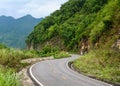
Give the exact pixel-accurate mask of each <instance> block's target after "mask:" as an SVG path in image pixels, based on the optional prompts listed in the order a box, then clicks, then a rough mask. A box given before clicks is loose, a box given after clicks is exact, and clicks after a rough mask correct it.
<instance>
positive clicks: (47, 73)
mask: <svg viewBox="0 0 120 86" xmlns="http://www.w3.org/2000/svg"><path fill="white" fill-rule="evenodd" d="M78 57H80V56H79V55H71V57H70V58H64V59H57V60H46V61H42V62H39V63H36V64H34V65H32V66H31V67H30V71H29V72H30V76H31V77H32V78H33V79H34V81H35V82H36V83H38V84H39V85H40V86H112V85H110V84H107V83H104V82H101V81H98V80H95V79H91V78H89V77H86V76H84V75H82V74H79V73H77V72H74V71H73V70H71V69H70V68H69V67H68V65H67V63H68V62H69V61H71V60H74V59H77V58H78Z"/></svg>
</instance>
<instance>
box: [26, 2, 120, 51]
mask: <svg viewBox="0 0 120 86" xmlns="http://www.w3.org/2000/svg"><path fill="white" fill-rule="evenodd" d="M119 28H120V0H69V1H68V2H66V3H65V4H63V5H62V6H61V8H60V10H57V11H55V12H54V13H52V14H51V15H50V16H48V17H46V18H45V19H43V20H42V21H41V23H39V24H38V25H37V26H36V27H35V29H34V31H33V32H32V33H31V34H30V35H29V36H28V37H27V40H26V43H27V45H28V48H31V47H33V48H34V49H41V47H43V46H44V45H46V44H47V45H48V44H49V45H52V46H59V47H60V48H61V49H64V50H74V51H81V49H82V47H86V46H87V48H92V47H99V46H101V45H102V47H104V46H105V47H111V46H112V44H114V43H115V42H116V41H117V40H118V39H119V38H120V36H119V34H118V33H119Z"/></svg>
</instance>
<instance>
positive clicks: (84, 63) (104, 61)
mask: <svg viewBox="0 0 120 86" xmlns="http://www.w3.org/2000/svg"><path fill="white" fill-rule="evenodd" d="M73 64H74V67H75V68H77V70H79V71H80V72H82V73H84V74H85V75H88V76H96V77H97V78H99V79H103V80H109V81H113V82H120V77H119V76H120V70H119V67H120V50H110V49H104V50H103V49H98V50H92V51H91V52H90V53H88V54H86V55H85V56H82V57H80V58H79V59H78V60H76V61H74V62H73Z"/></svg>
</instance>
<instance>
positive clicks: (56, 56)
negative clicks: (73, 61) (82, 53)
mask: <svg viewBox="0 0 120 86" xmlns="http://www.w3.org/2000/svg"><path fill="white" fill-rule="evenodd" d="M66 57H70V54H69V53H68V52H64V51H62V52H59V53H56V54H54V58H55V59H59V58H66Z"/></svg>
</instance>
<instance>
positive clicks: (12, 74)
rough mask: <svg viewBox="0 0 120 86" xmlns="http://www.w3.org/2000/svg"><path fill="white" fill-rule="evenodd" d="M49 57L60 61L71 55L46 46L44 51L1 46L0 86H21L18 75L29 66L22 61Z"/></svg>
mask: <svg viewBox="0 0 120 86" xmlns="http://www.w3.org/2000/svg"><path fill="white" fill-rule="evenodd" d="M49 56H54V58H55V59H59V58H63V57H69V56H70V55H69V54H68V53H67V52H64V51H60V50H59V48H58V47H51V46H45V47H44V48H43V49H42V50H18V49H13V48H8V47H7V46H5V45H3V44H0V86H21V85H20V81H19V80H20V79H19V76H18V75H17V74H16V73H17V72H18V71H20V70H21V69H22V68H23V67H25V66H27V65H29V64H28V63H21V60H23V59H28V58H40V57H41V58H42V57H49Z"/></svg>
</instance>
